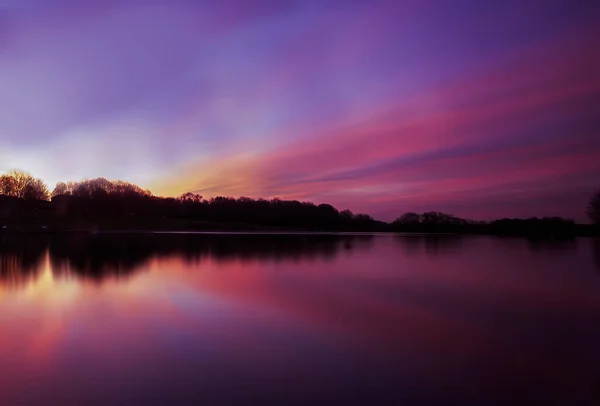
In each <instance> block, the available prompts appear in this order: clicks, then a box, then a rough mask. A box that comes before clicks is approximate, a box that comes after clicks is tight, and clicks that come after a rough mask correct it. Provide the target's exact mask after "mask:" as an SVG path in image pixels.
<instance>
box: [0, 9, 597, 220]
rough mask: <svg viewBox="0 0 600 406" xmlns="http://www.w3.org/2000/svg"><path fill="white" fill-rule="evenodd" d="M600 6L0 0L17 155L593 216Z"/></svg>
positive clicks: (154, 180)
mask: <svg viewBox="0 0 600 406" xmlns="http://www.w3.org/2000/svg"><path fill="white" fill-rule="evenodd" d="M594 3H595V2H592V1H555V0H546V1H530V0H520V1H475V0H473V1H427V0H419V1H417V0H411V1H397V0H390V1H373V0H369V1H367V0H365V1H352V0H347V1H327V0H319V1H310V0H303V1H297V2H286V1H283V0H280V1H275V0H273V1H271V0H253V1H245V0H240V1H223V2H214V1H200V0H198V1H192V0H189V1H185V0H181V1H178V0H170V1H167V0H156V1H152V0H149V1H142V0H139V1H135V0H133V1H126V0H124V1H112V0H98V1H92V0H89V1H71V0H66V1H60V0H57V1H51V0H48V1H41V0H18V1H17V0H9V1H6V0H0V171H7V170H10V169H12V168H18V169H23V170H26V171H29V172H31V173H32V174H33V175H35V176H39V177H41V178H43V179H44V180H45V181H47V182H48V184H49V185H50V187H53V185H54V183H55V182H57V181H58V180H80V179H83V178H92V177H98V176H104V177H107V178H110V179H124V180H130V181H132V182H134V183H137V184H139V185H140V186H143V187H147V188H150V189H151V190H152V191H153V192H154V193H155V194H159V195H178V194H180V193H182V192H185V191H198V192H199V193H201V194H203V195H204V196H207V197H209V196H214V195H219V194H221V195H231V196H242V195H244V196H251V197H275V196H279V197H281V198H294V199H302V200H312V201H315V202H317V203H321V202H328V203H331V204H334V205H335V206H337V207H338V208H340V209H343V208H350V209H351V210H353V211H362V212H368V213H371V214H373V215H374V216H375V217H376V218H379V219H383V220H391V219H393V218H395V217H396V216H398V215H399V214H401V213H402V212H405V211H419V212H420V211H426V210H440V211H446V212H450V213H453V214H455V215H459V216H463V217H471V218H476V219H489V218H494V217H505V216H509V217H512V216H533V215H537V216H546V215H559V216H566V217H571V218H575V219H576V220H579V221H584V220H585V214H584V212H585V206H586V204H587V200H588V199H589V197H590V196H591V194H592V193H593V191H594V190H596V189H598V188H600V28H599V27H600V6H597V5H594ZM596 3H597V2H596ZM217 4H218V5H217ZM249 4H252V6H250V5H249Z"/></svg>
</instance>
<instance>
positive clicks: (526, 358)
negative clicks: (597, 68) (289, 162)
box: [0, 236, 600, 404]
mask: <svg viewBox="0 0 600 406" xmlns="http://www.w3.org/2000/svg"><path fill="white" fill-rule="evenodd" d="M409 239H410V241H409ZM145 243H146V246H147V247H150V248H154V247H153V246H152V244H151V243H148V242H147V241H146V242H145ZM596 243H597V242H594V241H592V240H586V239H582V240H577V241H576V242H575V243H565V244H562V243H556V244H561V245H560V246H559V245H553V244H538V245H537V246H536V247H535V248H534V249H533V248H532V246H531V242H528V241H526V240H521V239H493V238H482V237H469V238H466V237H465V238H462V239H460V240H458V241H457V240H454V239H448V240H443V239H441V237H436V239H435V240H432V239H427V238H425V237H415V239H411V237H402V238H395V237H391V236H379V237H373V238H371V239H368V240H365V241H363V242H357V241H352V248H351V249H346V248H344V244H342V243H333V245H332V241H331V240H328V241H322V242H320V243H319V244H316V243H304V245H301V244H297V247H298V251H297V252H296V254H294V255H292V254H291V253H290V254H289V255H288V256H286V254H282V252H285V251H286V250H290V248H289V247H290V246H292V245H294V244H292V243H291V242H290V244H288V243H286V242H281V243H279V245H278V244H277V243H273V244H271V251H273V252H274V251H277V250H279V251H278V252H277V254H275V253H273V252H271V251H269V249H265V248H262V251H261V255H255V256H254V257H253V256H252V255H250V254H249V253H248V252H250V251H249V248H248V245H247V244H246V246H245V248H244V247H241V246H240V251H244V250H246V254H244V255H241V254H240V253H239V252H238V253H236V252H235V249H233V245H232V244H231V243H230V242H228V243H227V244H228V247H229V249H228V251H227V252H229V257H228V260H223V257H220V258H219V257H213V256H212V255H211V254H207V255H203V256H200V257H196V259H194V260H190V259H189V258H190V256H189V255H187V254H190V253H191V252H198V249H197V248H198V247H200V246H201V247H204V248H202V250H206V247H207V245H208V246H210V252H223V250H222V249H221V247H218V245H219V244H220V243H209V242H207V241H206V240H204V241H202V242H201V244H200V243H199V242H198V244H197V245H195V247H196V248H194V250H192V249H191V248H189V249H188V251H187V252H185V250H183V249H182V250H177V249H174V250H172V251H171V250H164V251H160V249H158V250H151V251H153V253H152V254H151V255H148V256H147V259H145V260H144V261H143V262H142V263H141V265H139V268H135V269H131V270H130V271H129V273H128V276H127V277H126V278H123V277H121V275H120V274H118V273H117V274H112V275H109V276H105V277H103V278H101V279H99V278H98V274H96V273H94V274H93V275H92V276H91V277H88V276H86V274H85V273H81V272H80V271H72V273H69V272H67V271H66V270H65V269H66V268H65V267H67V266H71V265H72V264H71V263H70V262H69V257H68V256H66V257H65V256H64V255H63V254H64V252H66V251H61V254H60V255H63V256H62V259H63V260H64V261H63V262H59V263H60V264H61V265H60V267H59V268H58V269H55V268H54V265H55V264H56V263H57V262H56V261H55V260H54V259H55V258H53V257H52V251H51V250H50V251H47V250H43V251H42V255H41V256H40V259H39V262H38V266H37V268H36V270H35V272H33V273H30V274H31V275H35V277H29V278H28V279H26V280H23V281H22V282H21V283H20V284H17V285H15V284H11V283H6V281H5V279H2V280H0V308H1V309H2V312H0V326H1V328H2V335H0V359H2V361H3V362H2V365H0V376H1V377H2V379H1V380H0V388H1V389H2V390H1V391H0V403H3V404H10V402H11V401H14V399H17V396H18V397H19V399H23V398H22V396H25V395H24V394H29V395H27V396H31V397H34V398H35V399H36V400H39V401H40V402H39V403H37V404H44V403H43V401H44V399H46V401H47V402H48V403H46V404H52V400H53V399H54V400H56V399H57V398H58V397H61V396H70V399H79V400H82V399H85V398H86V397H90V398H93V397H100V398H103V399H104V400H106V399H108V398H110V397H112V396H117V395H116V394H117V393H118V394H119V396H120V397H125V398H127V399H130V400H131V402H132V403H133V404H135V401H139V403H140V404H144V400H146V401H148V400H149V399H154V400H155V401H159V400H160V399H163V400H164V401H166V399H167V398H169V399H179V400H183V399H188V400H189V399H191V398H194V397H197V398H194V399H197V400H206V401H210V402H217V401H220V400H239V399H242V398H244V397H245V396H249V395H253V396H255V397H256V398H257V399H262V400H281V399H284V398H285V397H286V396H294V397H295V398H297V399H299V400H306V401H311V400H312V401H314V400H315V399H322V398H324V399H334V398H336V397H337V398H339V397H340V396H341V398H344V399H347V400H348V401H358V400H359V399H361V400H364V399H365V397H367V398H369V399H370V400H371V401H376V400H377V396H380V397H381V399H384V398H386V397H390V396H396V397H397V399H400V398H404V399H408V400H413V401H415V402H416V401H417V400H419V401H427V400H432V401H433V400H439V399H456V400H457V401H463V402H467V403H468V402H472V403H473V404H481V403H480V402H481V401H483V400H486V401H487V400H490V399H495V400H496V401H498V402H499V404H502V403H503V402H504V404H506V402H513V401H516V400H523V399H526V398H527V397H528V396H529V397H530V398H531V399H532V401H549V400H552V399H554V400H556V399H558V400H561V399H570V400H574V398H572V396H581V398H582V399H584V398H585V397H587V398H592V397H593V395H595V396H598V395H599V393H598V392H597V389H594V388H595V386H596V385H595V377H596V376H597V372H598V371H599V369H598V365H600V350H598V347H597V343H598V342H599V340H600V327H598V326H600V296H599V295H598V292H599V291H600V278H599V277H598V274H597V273H596V272H595V270H594V255H597V252H598V251H597V244H596ZM211 244H213V245H211ZM215 244H216V245H215ZM286 244H288V245H286ZM594 244H596V245H594ZM259 245H260V246H262V247H264V246H265V245H268V244H259ZM90 246H91V245H88V247H90ZM157 246H160V244H157ZM192 246H194V243H192V242H189V241H188V245H187V247H192ZM315 246H321V247H328V248H327V249H325V252H327V253H328V254H327V255H326V256H319V255H318V254H316V253H318V252H321V251H319V249H316V248H315ZM332 246H333V247H341V248H337V249H333V250H332V249H331V247H332ZM428 246H429V247H430V248H431V247H432V246H435V247H436V249H435V250H431V249H428V248H427V247H428ZM102 247H103V248H106V246H105V245H103V246H102ZM284 247H285V248H284ZM173 248H175V247H173ZM163 249H164V246H163ZM594 249H596V251H594ZM202 250H200V251H201V252H205V251H202ZM303 250H305V251H307V253H308V254H310V255H309V258H310V260H309V261H307V262H305V261H303V260H302V259H301V258H302V252H303ZM409 251H410V252H409ZM31 252H33V251H31ZM134 252H136V253H138V254H139V253H140V251H139V249H138V248H135V249H134ZM270 252H271V253H270ZM2 255H3V258H4V257H5V256H6V254H2ZM74 255H76V256H77V261H79V262H80V261H81V259H82V258H85V255H86V251H85V250H80V251H78V252H76V254H74ZM144 255H146V254H144ZM17 257H18V256H17ZM273 257H276V258H277V260H272V259H273ZM270 258H271V259H270ZM117 259H118V256H114V257H112V256H111V260H110V264H111V266H113V265H114V264H115V263H119V261H117ZM115 261H116V262H115ZM79 262H78V263H79ZM84 262H85V261H84ZM3 263H4V262H3ZM102 269H105V270H107V272H110V270H112V269H114V268H111V267H104V268H102ZM3 272H4V270H3ZM3 275H4V273H3ZM595 390H596V392H594V391H595ZM336 392H339V393H336ZM573 394H575V395H573ZM511 396H512V398H511ZM42 397H43V399H42ZM596 399H598V398H596ZM575 400H576V399H575ZM486 403H487V404H489V402H486ZM99 404H100V403H99ZM363 404H364V403H363ZM583 404H585V403H583Z"/></svg>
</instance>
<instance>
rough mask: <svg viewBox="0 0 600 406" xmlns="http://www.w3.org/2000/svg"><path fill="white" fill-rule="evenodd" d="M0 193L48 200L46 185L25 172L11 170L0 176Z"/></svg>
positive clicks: (29, 198)
mask: <svg viewBox="0 0 600 406" xmlns="http://www.w3.org/2000/svg"><path fill="white" fill-rule="evenodd" d="M0 194H3V195H6V196H13V197H18V198H20V199H27V200H48V199H49V197H50V194H49V192H48V187H47V186H46V184H45V183H44V182H43V181H42V180H41V179H37V178H34V177H33V176H31V174H29V173H27V172H21V171H17V170H13V171H11V172H9V173H8V174H4V175H2V176H0Z"/></svg>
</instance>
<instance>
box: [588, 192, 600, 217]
mask: <svg viewBox="0 0 600 406" xmlns="http://www.w3.org/2000/svg"><path fill="white" fill-rule="evenodd" d="M587 215H588V217H589V218H590V220H591V221H592V223H594V224H596V225H600V190H598V191H597V192H596V193H595V194H594V196H592V198H591V199H590V203H589V204H588V207H587Z"/></svg>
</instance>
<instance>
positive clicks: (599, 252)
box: [592, 238, 600, 272]
mask: <svg viewBox="0 0 600 406" xmlns="http://www.w3.org/2000/svg"><path fill="white" fill-rule="evenodd" d="M592 251H593V255H594V265H596V269H597V270H598V272H600V238H593V239H592Z"/></svg>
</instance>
